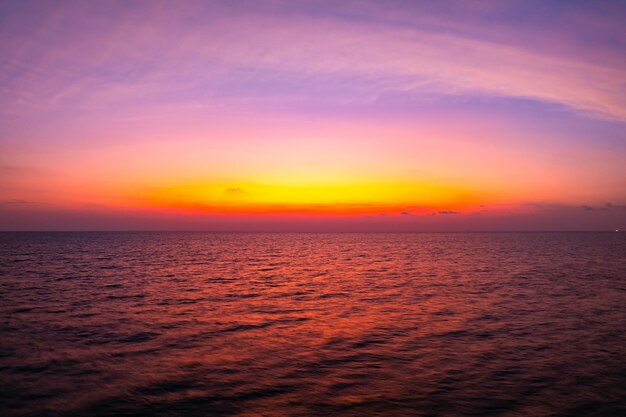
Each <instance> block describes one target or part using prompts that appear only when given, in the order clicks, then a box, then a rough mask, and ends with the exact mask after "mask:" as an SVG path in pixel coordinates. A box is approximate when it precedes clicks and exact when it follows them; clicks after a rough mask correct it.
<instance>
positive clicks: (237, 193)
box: [224, 188, 248, 197]
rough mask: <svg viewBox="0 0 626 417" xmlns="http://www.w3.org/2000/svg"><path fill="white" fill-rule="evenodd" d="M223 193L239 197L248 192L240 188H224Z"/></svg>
mask: <svg viewBox="0 0 626 417" xmlns="http://www.w3.org/2000/svg"><path fill="white" fill-rule="evenodd" d="M224 195H227V196H234V197H240V196H244V195H248V192H247V191H245V190H243V189H241V188H226V189H225V190H224Z"/></svg>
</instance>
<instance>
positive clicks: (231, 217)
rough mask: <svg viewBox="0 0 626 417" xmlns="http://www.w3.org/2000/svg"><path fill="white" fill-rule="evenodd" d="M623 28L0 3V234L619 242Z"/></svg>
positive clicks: (412, 11)
mask: <svg viewBox="0 0 626 417" xmlns="http://www.w3.org/2000/svg"><path fill="white" fill-rule="evenodd" d="M624 21H626V7H624V6H623V5H622V4H621V3H619V2H614V3H611V2H593V3H591V2H590V3H588V4H585V5H581V4H573V3H572V4H568V3H546V2H523V4H522V2H491V1H485V2H472V4H471V5H468V3H467V2H460V1H452V2H437V4H436V5H435V4H431V3H430V2H423V3H422V2H417V3H416V2H409V1H406V2H404V1H397V2H396V1H393V2H384V3H381V2H375V1H354V2H352V1H347V2H341V3H336V2H326V1H312V2H307V1H304V2H287V1H250V2H245V1H244V2H237V5H236V6H235V5H233V4H230V3H225V2H205V1H184V2H157V1H150V2H143V1H130V2H129V1H124V2H121V1H119V2H116V1H111V2H103V3H92V2H80V1H78V2H74V1H63V2H50V3H47V2H41V1H38V2H31V1H24V2H3V3H2V4H1V5H0V50H2V51H3V53H2V55H1V56H0V229H2V230H120V229H122V230H125V229H132V230H142V229H150V230H154V229H157V230H159V229H167V230H175V229H181V230H182V229H184V230H270V231H271V230H277V231H278V230H307V231H309V230H310V231H314V230H324V231H335V230H336V231H343V230H346V231H348V230H349V231H368V230H375V231H437V230H441V231H453V230H614V229H620V228H621V229H626V169H625V168H624V167H625V166H626V164H625V163H624V160H625V159H626V54H624V51H625V50H626V29H625V27H624V25H623V22H624Z"/></svg>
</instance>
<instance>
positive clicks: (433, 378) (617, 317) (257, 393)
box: [0, 233, 626, 416]
mask: <svg viewBox="0 0 626 417" xmlns="http://www.w3.org/2000/svg"><path fill="white" fill-rule="evenodd" d="M625 332H626V234H623V233H604V234H602V233H598V234H593V233H563V234H558V233H553V234H549V233H548V234H533V233H528V234H505V233H502V234H208V233H126V234H124V233H83V234H79V233H67V234H43V233H42V234H9V233H4V234H0V414H1V415H3V416H26V415H44V416H45V415H50V416H78V415H84V416H104V415H107V416H113V415H132V416H151V415H155V416H179V415H192V416H195V415H198V416H200V415H208V416H210V415H236V416H307V415H315V416H370V415H385V416H620V415H621V416H624V415H626V333H625Z"/></svg>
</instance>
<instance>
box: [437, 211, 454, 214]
mask: <svg viewBox="0 0 626 417" xmlns="http://www.w3.org/2000/svg"><path fill="white" fill-rule="evenodd" d="M437 213H439V214H459V212H458V211H451V210H439V211H438V212H437Z"/></svg>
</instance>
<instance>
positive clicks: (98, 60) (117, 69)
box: [0, 2, 626, 120]
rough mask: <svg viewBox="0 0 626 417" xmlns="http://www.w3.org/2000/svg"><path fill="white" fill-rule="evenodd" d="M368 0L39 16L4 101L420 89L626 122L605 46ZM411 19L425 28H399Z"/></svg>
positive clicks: (353, 94) (12, 41)
mask: <svg viewBox="0 0 626 417" xmlns="http://www.w3.org/2000/svg"><path fill="white" fill-rule="evenodd" d="M279 4H280V3H279ZM366 4H367V7H359V8H357V9H358V10H363V11H364V12H363V13H364V14H363V13H362V14H360V15H359V14H357V15H355V12H354V10H349V13H346V10H343V11H342V9H340V8H339V9H337V8H333V7H327V8H324V9H323V10H320V12H319V13H314V14H312V13H310V10H309V12H308V13H307V11H306V10H307V8H306V7H304V8H303V9H301V10H297V9H296V10H289V11H288V12H281V9H280V7H278V6H276V5H275V6H274V8H272V7H271V6H270V5H268V4H265V6H263V7H261V6H259V5H257V7H250V8H247V9H243V8H235V9H231V8H229V7H227V6H219V5H218V6H215V5H209V4H208V3H207V4H204V2H188V4H186V5H185V6H184V7H182V6H181V7H177V8H175V9H170V8H168V13H163V7H162V6H161V5H158V4H155V5H153V4H152V3H148V6H145V7H140V8H138V7H126V5H125V4H124V5H123V6H124V7H122V5H121V4H117V5H116V3H113V2H112V3H111V4H110V5H108V6H102V7H103V8H105V9H107V8H111V9H112V10H115V9H116V8H117V9H118V10H117V12H116V13H109V14H106V13H97V12H96V11H92V10H89V9H87V8H86V7H83V8H81V7H69V6H65V7H64V6H63V5H61V6H60V7H58V8H56V9H54V10H47V9H46V8H42V9H43V11H41V12H39V14H38V15H37V16H35V17H32V19H35V20H37V22H36V23H37V25H33V24H32V22H28V21H24V22H20V21H18V22H13V23H14V24H15V25H18V24H20V23H21V24H22V26H25V27H37V28H38V29H37V30H36V31H33V32H32V33H31V34H29V36H28V40H27V42H26V41H24V40H23V39H22V38H20V37H15V36H12V35H11V33H10V32H7V33H2V32H0V35H2V36H0V39H2V38H4V40H3V41H1V42H0V48H1V49H2V50H3V55H4V57H5V60H4V65H3V66H2V67H0V85H2V86H3V87H2V93H3V96H4V97H5V98H4V99H2V101H1V102H0V104H4V106H3V107H4V108H5V109H12V110H11V111H15V110H14V106H11V105H10V104H13V105H15V104H19V105H22V104H29V105H42V104H43V105H47V106H50V107H55V106H59V105H61V104H63V103H66V104H69V103H75V104H78V105H81V106H85V105H93V106H106V105H109V106H114V105H119V104H120V103H127V104H129V105H132V104H133V103H135V104H137V103H141V105H147V104H151V105H163V104H164V102H169V103H172V104H175V105H179V106H184V105H188V104H190V103H196V104H197V103H199V102H200V103H205V104H209V103H224V102H225V101H227V100H232V99H234V100H240V99H247V98H250V97H255V96H263V97H265V98H267V97H268V96H271V97H273V98H274V99H277V100H279V99H306V100H308V99H310V98H312V97H323V96H325V95H326V94H328V92H332V93H333V94H334V97H333V99H335V100H337V99H343V100H347V101H353V102H358V103H371V102H373V101H375V100H376V98H378V97H381V96H383V95H384V94H386V93H389V92H406V93H409V94H416V95H421V94H445V95H466V96H467V95H472V96H478V97H516V98H529V99H533V100H538V101H544V102H549V103H556V104H559V105H562V106H566V107H568V108H571V109H574V110H576V111H581V112H584V113H586V114H592V115H598V116H602V117H610V118H616V119H621V120H626V100H625V99H624V97H625V96H626V94H625V92H624V85H625V83H626V72H625V71H624V64H623V61H621V60H617V59H609V58H607V59H593V60H591V59H589V57H590V56H595V54H596V53H595V52H594V50H595V49H597V45H591V46H590V45H580V48H578V49H575V50H574V51H575V52H569V53H568V51H567V50H565V49H563V48H560V49H559V48H557V47H556V46H555V47H552V48H551V50H547V49H546V48H537V47H533V45H532V44H530V45H524V44H517V43H515V39H516V38H517V37H518V35H519V32H520V30H519V29H511V28H510V26H512V25H510V24H509V25H504V23H507V21H506V20H505V21H504V22H499V23H500V25H499V26H498V25H487V24H485V21H486V20H487V17H491V16H492V15H496V16H497V13H496V12H498V11H499V10H498V9H496V10H492V11H491V12H489V13H488V12H486V11H480V10H479V12H480V13H484V15H481V14H480V13H478V14H476V15H475V16H474V17H475V18H476V19H477V20H476V22H475V23H476V25H475V26H481V23H482V26H487V27H489V28H491V30H490V31H485V32H482V33H476V32H475V31H474V32H472V31H471V30H469V28H468V27H467V26H466V25H465V24H463V20H462V19H460V18H459V15H455V14H454V13H448V15H449V16H447V17H446V15H445V14H443V15H442V14H436V13H435V12H433V11H432V10H426V13H418V12H419V10H417V11H416V10H412V8H411V7H408V6H405V7H403V8H402V9H403V10H400V11H399V12H397V13H391V12H390V9H389V8H386V7H384V6H380V5H377V3H375V2H372V3H366ZM282 6H285V4H283V5H282ZM531 7H532V6H531ZM268 10H269V12H268ZM100 12H101V11H100ZM500 12H501V14H502V15H503V16H506V15H507V12H510V10H506V7H503V10H501V11H500ZM429 13H435V14H433V15H429ZM402 14H405V15H408V16H411V17H415V18H416V19H417V20H413V21H412V22H413V23H412V24H408V22H407V24H398V19H400V18H401V16H402ZM422 15H424V16H422ZM9 16H10V15H9ZM107 16H108V17H107ZM113 16H115V20H113ZM477 16H478V17H477ZM481 16H482V17H481ZM192 18H193V19H192ZM480 19H483V20H480ZM409 21H411V20H410V19H409ZM433 21H434V22H436V25H435V26H436V27H438V28H439V29H437V30H434V29H433ZM194 22H196V23H194ZM201 22H202V23H201ZM206 22H208V24H207V23H206ZM508 23H510V22H508ZM582 23H585V22H584V21H583V22H582ZM580 24H581V22H580V21H572V22H566V24H565V25H564V27H565V28H567V27H576V25H580ZM568 25H569V26H568ZM587 26H590V25H587ZM155 27H158V28H159V30H158V31H157V30H155V29H154V28H155ZM506 27H509V29H505V28H506ZM533 27H534V26H533ZM543 29H544V30H545V31H548V30H549V29H547V28H545V27H544V28H543ZM606 30H607V33H600V34H598V36H599V35H604V36H605V37H607V38H609V39H612V38H611V36H617V35H619V32H617V33H613V32H611V30H613V29H612V26H607V29H606ZM615 30H616V29H615ZM522 32H523V33H525V32H524V31H522ZM523 33H522V34H523ZM537 36H538V37H540V34H538V35H537ZM550 39H551V38H550V37H545V40H543V41H542V44H548V43H550ZM604 45H610V44H609V43H604ZM557 46H558V44H557ZM577 46H579V45H577ZM594 47H595V48H594ZM605 47H606V46H605ZM616 49H617V50H618V52H619V48H617V47H616ZM555 50H558V51H559V52H560V53H558V54H557V53H554V51H555ZM605 55H607V56H611V57H612V56H614V55H617V53H616V51H614V50H610V51H609V52H607V53H606V54H605ZM289 80H291V81H289Z"/></svg>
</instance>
